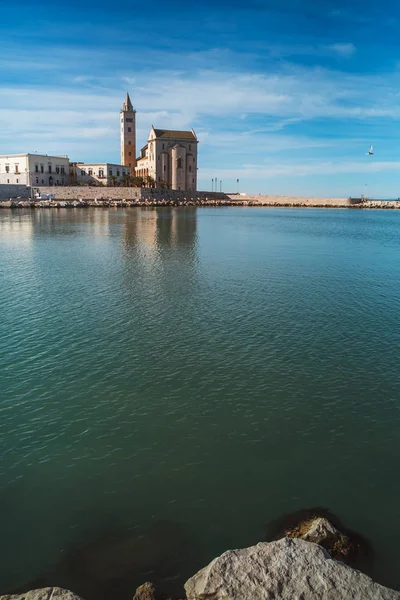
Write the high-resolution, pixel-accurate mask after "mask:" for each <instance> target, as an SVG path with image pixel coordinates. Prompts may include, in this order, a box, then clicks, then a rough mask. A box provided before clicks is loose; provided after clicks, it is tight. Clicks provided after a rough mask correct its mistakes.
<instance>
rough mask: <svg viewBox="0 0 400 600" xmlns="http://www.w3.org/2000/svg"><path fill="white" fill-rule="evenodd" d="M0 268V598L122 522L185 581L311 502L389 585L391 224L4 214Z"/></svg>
mask: <svg viewBox="0 0 400 600" xmlns="http://www.w3.org/2000/svg"><path fill="white" fill-rule="evenodd" d="M0 278H1V279H0V307H1V321H0V323H1V324H0V333H1V335H0V361H1V362H0V364H1V372H0V373H1V374H0V378H1V379H0V384H1V385H0V390H1V397H0V458H1V462H0V519H1V547H2V555H1V561H0V593H1V592H6V591H7V590H10V589H14V588H18V587H20V586H23V585H24V584H25V583H27V582H30V581H34V580H35V579H36V578H40V577H42V576H43V574H48V573H53V575H46V577H53V580H52V581H54V577H56V578H57V577H60V579H59V580H57V581H55V583H58V582H61V583H63V584H66V585H67V584H68V583H70V582H69V580H68V577H69V576H68V575H65V573H64V574H63V575H54V573H58V572H59V565H60V564H62V561H63V557H64V556H65V555H66V554H68V553H70V552H75V550H76V549H79V548H81V547H82V546H83V545H85V544H87V543H90V542H93V541H94V540H96V539H98V538H101V537H102V536H105V535H109V534H110V533H112V532H123V531H127V530H128V529H129V530H131V529H130V528H132V527H142V528H143V529H144V530H145V531H147V530H150V529H151V528H153V530H154V528H155V531H157V532H158V531H161V530H162V532H163V533H157V534H156V535H155V538H157V535H159V536H161V537H163V539H162V542H161V541H160V547H161V546H162V544H164V545H167V546H168V544H171V545H174V544H175V546H176V551H177V553H178V554H179V552H181V559H182V560H181V563H182V564H180V565H179V568H178V570H177V569H176V568H175V571H174V573H172V572H171V574H169V573H168V572H165V573H162V574H161V575H160V574H159V573H158V572H156V571H157V568H158V567H155V566H154V569H155V572H154V573H153V574H152V575H154V578H157V577H160V578H161V579H162V578H164V579H165V581H166V582H167V583H168V581H169V580H168V577H169V575H170V581H173V582H174V585H180V583H181V580H182V579H184V578H185V577H186V576H187V575H189V574H191V573H193V571H194V570H196V569H197V568H199V567H200V566H203V565H204V564H205V563H206V562H207V561H208V560H210V559H211V558H213V557H214V556H215V555H216V554H217V553H220V552H222V551H223V550H225V549H227V548H231V547H241V546H244V545H247V544H252V543H255V542H257V541H259V540H262V539H264V537H265V529H266V527H267V525H268V523H269V522H270V521H271V520H273V519H275V518H277V517H278V516H279V515H281V514H282V513H285V512H290V511H293V510H297V509H300V508H304V507H308V506H316V505H322V506H326V507H328V508H330V509H331V510H332V511H333V512H335V513H336V514H338V515H339V516H340V517H341V518H342V519H343V521H344V522H345V523H346V524H347V525H348V526H349V527H352V528H353V529H356V530H358V531H360V532H362V533H364V534H365V535H366V536H368V537H369V538H370V539H371V540H372V542H373V544H374V547H375V551H376V561H375V574H376V577H377V578H378V580H379V581H380V582H382V583H384V584H386V585H390V586H393V587H398V588H400V576H399V574H398V562H399V559H400V550H399V546H398V538H399V535H400V520H399V519H398V512H399V511H398V504H399V503H398V498H399V495H400V480H399V477H398V466H399V458H400V453H399V451H400V406H399V400H400V376H399V374H398V371H399V367H398V359H399V344H400V327H399V315H400V212H398V211H359V210H353V211H351V210H311V209H256V208H238V209H236V208H226V209H223V208H220V209H208V208H204V209H198V210H196V209H191V208H186V209H183V208H179V209H148V210H139V209H128V210H119V209H110V210H102V209H93V210H91V209H88V210H82V209H71V210H66V209H64V210H58V211H50V210H37V211H32V212H30V211H22V210H21V211H17V210H15V211H8V210H3V211H0ZM160 522H163V523H164V526H165V527H164V526H159V523H160ZM158 527H159V529H158ZM163 527H164V529H163ZM175 531H177V532H178V531H179V532H184V535H182V538H183V537H185V549H184V548H183V546H184V544H183V542H182V549H181V548H180V543H178V542H179V539H180V538H179V535H180V534H175V533H174V532H175ZM150 537H151V536H150ZM165 538H167V540H165ZM149 539H150V538H149ZM151 539H153V538H151ZM175 546H174V548H175ZM188 547H190V548H191V549H192V552H189V551H188V550H187V548H188ZM166 552H167V553H168V551H166ZM149 556H150V558H149V559H148V560H147V562H146V565H145V568H143V569H142V571H143V572H145V571H146V569H147V567H149V569H150V567H152V565H150V564H147V563H151V550H149ZM162 560H163V557H162V556H161V562H162ZM154 562H156V561H154ZM171 569H172V567H171ZM139 571H140V569H139V568H138V575H137V578H139V579H140V578H142V579H141V580H140V581H138V583H141V582H142V581H143V580H144V579H143V577H144V575H142V571H140V573H139ZM166 571H168V568H166ZM148 578H151V577H150V575H149V576H148V577H145V579H148ZM61 579H63V581H61ZM76 591H79V590H76ZM132 591H133V590H132ZM131 596H132V594H131Z"/></svg>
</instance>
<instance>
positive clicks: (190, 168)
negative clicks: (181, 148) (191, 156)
mask: <svg viewBox="0 0 400 600" xmlns="http://www.w3.org/2000/svg"><path fill="white" fill-rule="evenodd" d="M191 172H192V165H189V173H191Z"/></svg>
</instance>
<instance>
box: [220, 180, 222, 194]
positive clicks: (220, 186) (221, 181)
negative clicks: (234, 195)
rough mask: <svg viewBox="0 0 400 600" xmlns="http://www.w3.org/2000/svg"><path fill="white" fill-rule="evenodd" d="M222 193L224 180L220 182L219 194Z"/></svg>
mask: <svg viewBox="0 0 400 600" xmlns="http://www.w3.org/2000/svg"><path fill="white" fill-rule="evenodd" d="M221 192H222V179H220V180H219V193H221Z"/></svg>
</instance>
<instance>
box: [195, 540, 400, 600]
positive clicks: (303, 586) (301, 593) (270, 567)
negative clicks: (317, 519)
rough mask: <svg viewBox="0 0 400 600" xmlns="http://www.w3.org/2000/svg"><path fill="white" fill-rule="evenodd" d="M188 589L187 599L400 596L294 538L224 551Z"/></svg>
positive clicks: (371, 599)
mask: <svg viewBox="0 0 400 600" xmlns="http://www.w3.org/2000/svg"><path fill="white" fill-rule="evenodd" d="M185 589H186V594H187V598H188V600H205V599H207V600H349V599H352V600H400V592H396V591H394V590H390V589H389V588H386V587H383V586H381V585H379V584H377V583H375V582H374V581H373V580H372V579H371V578H370V577H368V576H367V575H364V574H363V573H360V571H356V570H355V569H351V568H350V567H348V566H346V565H345V564H343V563H341V562H338V561H336V560H333V559H332V558H331V557H330V555H329V554H328V553H327V552H326V551H325V550H324V549H323V548H321V547H320V546H317V545H316V544H312V543H310V542H305V541H304V540H299V539H291V538H283V539H281V540H278V541H277V542H265V543H260V544H257V546H252V547H251V548H245V549H244V550H230V551H229V552H225V553H224V554H222V556H220V557H219V558H216V559H215V560H213V561H212V562H211V563H210V564H209V565H208V566H207V567H205V568H204V569H202V570H201V571H199V572H198V573H197V574H196V575H194V577H192V578H191V579H189V581H187V582H186V584H185Z"/></svg>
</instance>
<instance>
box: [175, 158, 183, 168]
mask: <svg viewBox="0 0 400 600" xmlns="http://www.w3.org/2000/svg"><path fill="white" fill-rule="evenodd" d="M176 168H177V169H182V159H181V158H178V161H177V165H176Z"/></svg>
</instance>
